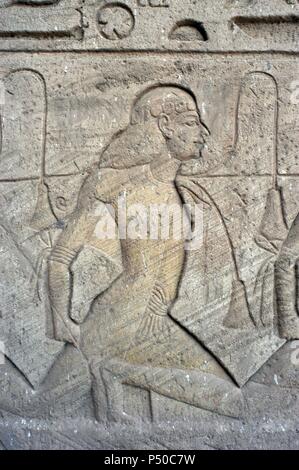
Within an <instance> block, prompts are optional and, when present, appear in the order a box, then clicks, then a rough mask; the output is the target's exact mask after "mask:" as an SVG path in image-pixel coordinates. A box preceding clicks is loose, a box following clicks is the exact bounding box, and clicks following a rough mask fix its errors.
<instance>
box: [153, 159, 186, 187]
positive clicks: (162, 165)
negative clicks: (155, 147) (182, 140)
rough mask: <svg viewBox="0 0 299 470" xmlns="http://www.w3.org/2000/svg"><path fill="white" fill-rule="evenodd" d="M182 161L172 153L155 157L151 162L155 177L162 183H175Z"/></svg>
mask: <svg viewBox="0 0 299 470" xmlns="http://www.w3.org/2000/svg"><path fill="white" fill-rule="evenodd" d="M180 166H181V162H180V161H179V160H175V159H174V158H172V157H171V156H170V155H167V156H166V157H162V156H161V157H160V158H159V157H155V158H154V159H153V161H152V162H151V164H150V169H151V173H152V175H153V177H154V178H155V179H156V180H158V181H161V182H162V183H173V182H174V181H175V179H176V176H177V173H178V171H179V169H180Z"/></svg>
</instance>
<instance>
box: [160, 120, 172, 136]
mask: <svg viewBox="0 0 299 470" xmlns="http://www.w3.org/2000/svg"><path fill="white" fill-rule="evenodd" d="M158 126H159V129H160V131H161V132H162V134H163V135H164V137H166V139H171V137H172V136H173V129H172V128H171V127H170V119H169V117H168V116H167V114H161V115H160V116H159V118H158Z"/></svg>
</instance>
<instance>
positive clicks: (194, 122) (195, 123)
mask: <svg viewBox="0 0 299 470" xmlns="http://www.w3.org/2000/svg"><path fill="white" fill-rule="evenodd" d="M186 126H188V127H196V126H198V123H197V121H196V120H195V119H193V120H192V121H187V122H186Z"/></svg>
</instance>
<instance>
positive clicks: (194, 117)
mask: <svg viewBox="0 0 299 470" xmlns="http://www.w3.org/2000/svg"><path fill="white" fill-rule="evenodd" d="M171 127H172V130H173V132H172V135H171V136H170V139H169V145H170V147H171V150H172V154H173V156H174V157H175V158H177V159H178V160H181V161H187V160H190V159H194V158H200V156H201V151H202V149H203V147H204V144H205V137H206V136H207V131H206V129H205V128H204V127H203V125H202V124H201V122H200V118H199V115H198V113H197V112H196V111H190V112H187V113H183V114H179V115H177V116H175V117H174V119H173V123H172V126H171Z"/></svg>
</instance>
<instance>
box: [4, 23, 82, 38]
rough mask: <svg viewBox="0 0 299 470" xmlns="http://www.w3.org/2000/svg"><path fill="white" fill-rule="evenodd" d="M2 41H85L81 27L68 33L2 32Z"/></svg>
mask: <svg viewBox="0 0 299 470" xmlns="http://www.w3.org/2000/svg"><path fill="white" fill-rule="evenodd" d="M0 38H2V39H39V40H52V39H75V40H77V41H81V40H82V39H83V30H82V28H81V27H80V26H76V27H75V28H72V29H70V30H67V31H0Z"/></svg>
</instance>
